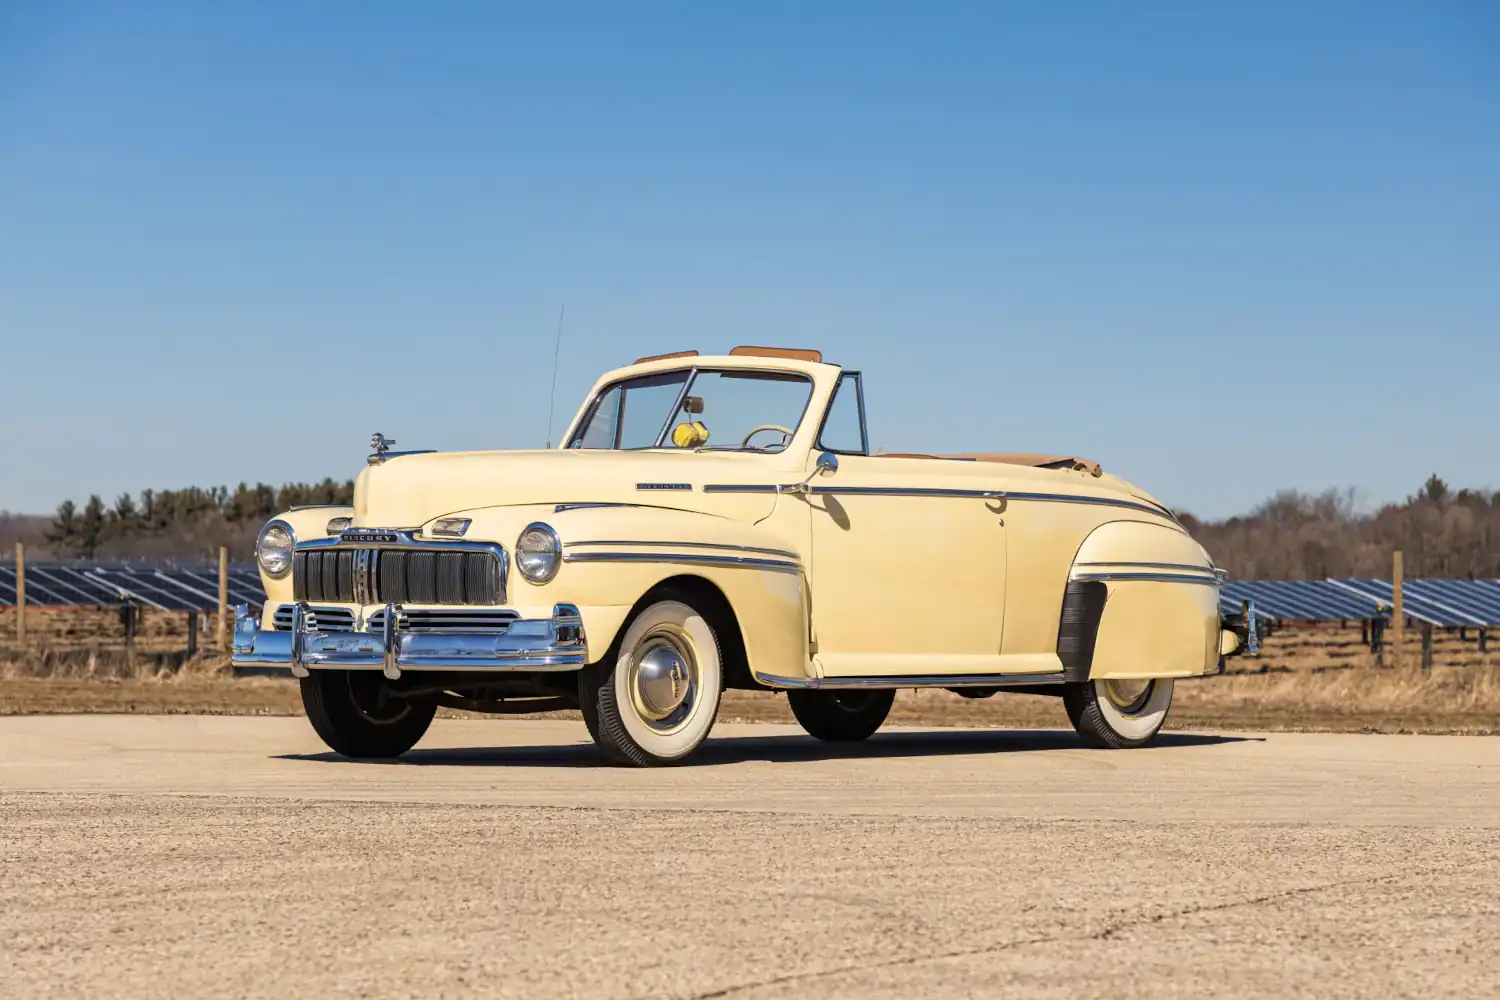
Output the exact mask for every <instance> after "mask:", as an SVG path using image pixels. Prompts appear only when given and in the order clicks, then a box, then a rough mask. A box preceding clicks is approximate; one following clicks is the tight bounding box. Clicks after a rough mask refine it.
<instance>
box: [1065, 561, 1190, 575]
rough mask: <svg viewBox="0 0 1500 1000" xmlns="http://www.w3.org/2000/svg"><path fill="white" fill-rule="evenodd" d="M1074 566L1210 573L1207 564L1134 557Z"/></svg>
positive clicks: (1082, 563)
mask: <svg viewBox="0 0 1500 1000" xmlns="http://www.w3.org/2000/svg"><path fill="white" fill-rule="evenodd" d="M1073 565H1075V566H1137V567H1140V568H1141V569H1182V570H1188V571H1189V572H1193V573H1212V572H1213V569H1212V567H1209V566H1194V565H1193V564H1192V563H1167V562H1137V561H1135V560H1134V559H1119V560H1116V561H1114V562H1081V563H1074V564H1073Z"/></svg>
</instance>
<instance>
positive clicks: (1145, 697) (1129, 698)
mask: <svg viewBox="0 0 1500 1000" xmlns="http://www.w3.org/2000/svg"><path fill="white" fill-rule="evenodd" d="M1152 684H1153V682H1152V681H1149V680H1112V681H1100V682H1099V687H1100V689H1101V691H1102V693H1103V695H1104V697H1105V698H1107V699H1109V703H1110V704H1111V705H1113V706H1115V708H1117V709H1119V710H1120V712H1121V713H1122V714H1125V715H1132V714H1134V713H1136V712H1139V711H1140V710H1141V709H1143V708H1145V707H1146V702H1147V701H1149V700H1150V699H1151V688H1152Z"/></svg>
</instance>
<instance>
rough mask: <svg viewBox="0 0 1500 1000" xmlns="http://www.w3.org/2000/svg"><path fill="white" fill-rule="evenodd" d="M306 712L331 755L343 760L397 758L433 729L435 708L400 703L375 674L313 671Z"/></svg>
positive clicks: (305, 681)
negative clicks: (331, 751)
mask: <svg viewBox="0 0 1500 1000" xmlns="http://www.w3.org/2000/svg"><path fill="white" fill-rule="evenodd" d="M302 707H303V708H304V709H306V711H307V721H308V722H311V723H312V727H313V730H314V731H316V732H317V734H318V735H319V736H320V737H322V739H323V742H324V743H327V744H328V747H329V749H331V750H333V751H334V752H335V753H341V754H343V755H344V756H345V757H399V756H401V755H402V754H404V753H406V751H408V750H410V749H411V748H412V747H414V746H416V743H417V740H420V739H421V738H422V734H424V733H426V732H427V727H428V726H430V725H432V717H433V716H434V715H435V714H437V704H436V703H435V702H431V701H416V700H413V699H408V698H402V697H401V696H400V695H398V694H397V693H396V692H395V689H394V687H393V686H392V685H391V682H390V681H388V680H386V679H385V675H384V674H382V673H380V672H379V671H377V670H313V671H309V673H308V675H307V676H306V677H304V678H302Z"/></svg>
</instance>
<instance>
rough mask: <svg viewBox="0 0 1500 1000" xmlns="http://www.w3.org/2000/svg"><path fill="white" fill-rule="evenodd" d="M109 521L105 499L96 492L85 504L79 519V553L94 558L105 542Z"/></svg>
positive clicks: (87, 557) (86, 557)
mask: <svg viewBox="0 0 1500 1000" xmlns="http://www.w3.org/2000/svg"><path fill="white" fill-rule="evenodd" d="M106 527H107V522H106V520H105V517H104V501H103V500H100V499H99V494H97V493H95V494H94V495H93V496H91V497H89V502H88V503H87V504H86V505H84V508H83V516H82V517H81V518H79V520H78V535H77V537H78V543H77V545H78V554H79V555H81V556H83V557H84V558H85V559H92V558H94V556H95V554H97V553H98V551H99V546H101V545H103V544H104V534H105V528H106Z"/></svg>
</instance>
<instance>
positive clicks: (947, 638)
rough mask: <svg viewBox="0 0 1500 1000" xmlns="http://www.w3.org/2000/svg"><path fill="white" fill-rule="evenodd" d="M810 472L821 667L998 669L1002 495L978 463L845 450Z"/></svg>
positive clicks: (926, 672) (827, 671) (933, 671)
mask: <svg viewBox="0 0 1500 1000" xmlns="http://www.w3.org/2000/svg"><path fill="white" fill-rule="evenodd" d="M839 463H840V464H839V467H838V469H837V470H836V471H834V472H833V473H831V474H829V475H825V476H818V477H815V478H814V480H813V481H812V482H811V483H810V484H809V490H810V492H809V493H807V494H805V495H804V496H803V498H802V499H804V500H805V501H806V502H807V504H808V505H809V506H810V507H811V508H812V567H811V569H812V572H811V576H810V589H811V593H812V623H813V643H814V650H815V652H814V656H815V659H816V662H817V663H818V665H819V666H820V668H821V669H822V671H823V674H824V675H825V676H843V677H849V676H892V675H900V676H943V675H949V674H976V673H978V674H986V673H1000V672H1002V663H1001V659H1000V641H1001V632H1002V628H1003V625H1004V621H1005V578H1006V539H1005V516H1004V513H1005V502H1004V500H1003V499H998V498H995V497H992V496H987V494H988V493H991V492H993V490H989V489H986V486H985V483H984V482H983V478H984V472H985V470H983V469H980V468H977V467H976V465H975V464H974V463H968V462H953V461H944V460H940V459H920V458H913V459H908V458H886V457H866V456H855V455H841V456H840V457H839Z"/></svg>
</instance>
